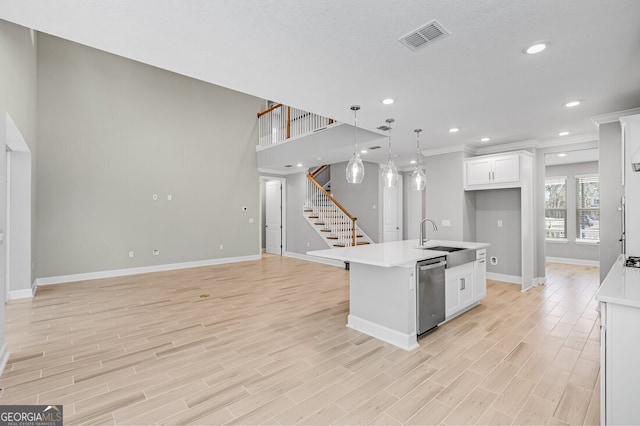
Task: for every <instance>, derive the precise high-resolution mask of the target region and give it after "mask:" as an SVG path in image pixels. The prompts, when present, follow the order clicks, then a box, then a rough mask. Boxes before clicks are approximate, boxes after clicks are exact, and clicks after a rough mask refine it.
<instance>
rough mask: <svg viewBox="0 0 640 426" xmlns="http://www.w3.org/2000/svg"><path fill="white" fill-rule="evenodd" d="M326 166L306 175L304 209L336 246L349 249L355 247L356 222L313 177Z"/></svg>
mask: <svg viewBox="0 0 640 426" xmlns="http://www.w3.org/2000/svg"><path fill="white" fill-rule="evenodd" d="M327 167H328V166H326V165H325V166H320V167H318V168H317V169H315V170H314V171H313V172H311V173H308V174H307V196H306V207H307V208H309V209H311V210H313V212H314V213H315V215H316V216H318V222H321V223H323V224H324V228H325V230H326V231H327V232H331V237H332V239H333V240H335V241H336V244H335V245H337V246H340V247H350V246H355V245H357V243H356V238H357V230H356V228H357V226H356V225H357V220H358V218H356V217H354V216H353V215H351V213H349V212H348V211H347V209H345V208H344V206H342V204H340V203H339V202H337V201H336V200H334V199H333V197H332V196H331V195H330V194H329V193H328V192H327V191H326V190H325V189H324V188H323V187H322V185H320V184H319V183H318V181H316V179H315V176H317V175H318V174H319V173H321V172H322V171H324V170H325V169H326V168H327Z"/></svg>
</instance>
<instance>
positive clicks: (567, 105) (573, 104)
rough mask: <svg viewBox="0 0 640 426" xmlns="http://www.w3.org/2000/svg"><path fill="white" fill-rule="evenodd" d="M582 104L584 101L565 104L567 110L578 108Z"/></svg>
mask: <svg viewBox="0 0 640 426" xmlns="http://www.w3.org/2000/svg"><path fill="white" fill-rule="evenodd" d="M581 103H582V101H570V102H567V103H566V104H564V106H566V107H567V108H573V107H577V106H578V105H580V104H581Z"/></svg>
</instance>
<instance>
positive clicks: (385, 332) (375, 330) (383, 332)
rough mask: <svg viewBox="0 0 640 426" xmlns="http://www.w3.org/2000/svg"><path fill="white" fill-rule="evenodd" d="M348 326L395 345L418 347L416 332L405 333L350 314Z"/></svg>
mask: <svg viewBox="0 0 640 426" xmlns="http://www.w3.org/2000/svg"><path fill="white" fill-rule="evenodd" d="M347 327H349V328H352V329H354V330H356V331H359V332H361V333H364V334H366V335H368V336H371V337H375V338H376V339H379V340H382V341H383V342H387V343H390V344H392V345H394V346H397V347H399V348H400V349H404V350H405V351H411V350H413V349H415V348H417V347H418V337H417V336H416V335H415V334H405V333H401V332H399V331H397V330H392V329H390V328H388V327H385V326H383V325H380V324H375V323H373V322H371V321H367V320H365V319H362V318H359V317H356V316H354V315H349V316H348V322H347Z"/></svg>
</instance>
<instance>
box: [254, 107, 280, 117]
mask: <svg viewBox="0 0 640 426" xmlns="http://www.w3.org/2000/svg"><path fill="white" fill-rule="evenodd" d="M280 107H282V104H275V105H274V106H272V107H271V108H267V109H265V110H264V111H262V112H259V113H258V118H260V117H262V116H263V115H265V114H269V113H270V112H271V111H273V110H274V109H278V108H280Z"/></svg>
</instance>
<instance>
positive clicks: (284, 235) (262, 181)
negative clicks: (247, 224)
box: [258, 176, 287, 256]
mask: <svg viewBox="0 0 640 426" xmlns="http://www.w3.org/2000/svg"><path fill="white" fill-rule="evenodd" d="M258 179H259V187H260V191H259V192H260V195H259V197H260V198H259V200H258V205H259V206H260V220H259V221H258V222H259V223H260V226H258V241H259V243H260V244H259V245H258V253H260V254H262V243H263V241H262V230H263V229H264V226H265V223H264V221H263V219H262V217H263V216H264V213H265V205H264V204H263V203H262V200H265V201H266V198H265V184H266V183H267V182H269V181H274V180H276V181H279V182H280V184H281V185H282V198H281V200H280V202H281V205H282V255H283V256H284V254H285V253H286V252H287V179H286V178H283V177H275V176H260V177H259V178H258Z"/></svg>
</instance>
